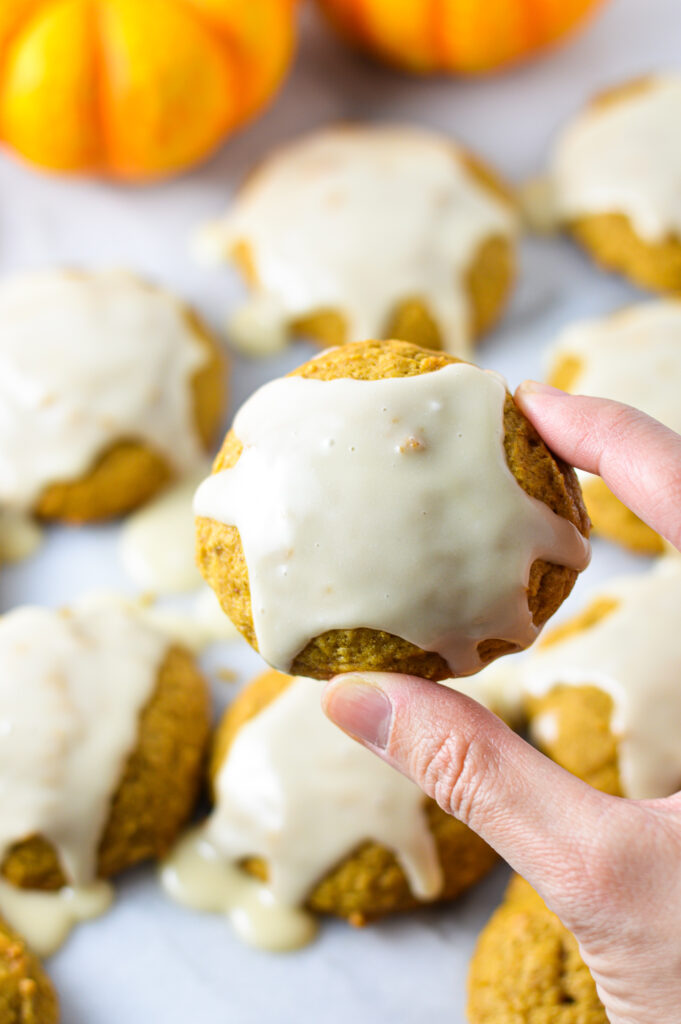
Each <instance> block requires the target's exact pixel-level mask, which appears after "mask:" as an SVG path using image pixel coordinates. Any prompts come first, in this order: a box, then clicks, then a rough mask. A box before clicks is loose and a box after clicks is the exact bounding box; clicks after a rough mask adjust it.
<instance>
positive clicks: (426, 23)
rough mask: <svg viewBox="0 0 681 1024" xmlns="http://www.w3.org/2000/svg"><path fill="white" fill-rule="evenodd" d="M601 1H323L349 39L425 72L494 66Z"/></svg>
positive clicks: (555, 34)
mask: <svg viewBox="0 0 681 1024" xmlns="http://www.w3.org/2000/svg"><path fill="white" fill-rule="evenodd" d="M600 2H601V0H484V3H481V2H480V0H318V3H319V5H320V7H321V8H322V10H323V11H324V12H325V13H326V14H327V15H328V17H329V20H330V21H331V23H332V25H334V26H335V27H336V28H337V29H338V31H339V32H340V34H341V35H342V36H343V37H344V38H345V39H346V40H347V41H349V42H351V43H355V44H356V45H357V46H359V47H360V48H362V49H364V50H367V51H368V52H370V53H372V54H374V55H375V56H377V57H380V58H382V59H383V60H385V61H387V62H388V63H391V64H395V65H397V66H398V67H401V68H405V69H406V70H408V71H415V72H421V73H427V72H436V71H450V72H459V73H474V72H480V71H491V70H493V69H495V68H498V67H501V66H503V65H505V64H510V63H512V62H513V61H517V60H520V59H522V58H523V57H526V56H528V55H529V54H531V53H533V52H534V51H536V50H539V49H541V48H542V47H544V46H547V45H548V44H550V43H553V42H555V41H556V40H558V39H560V38H561V37H562V36H563V35H565V34H566V33H567V32H569V31H570V30H571V29H572V28H573V27H574V26H576V25H577V24H578V22H580V21H581V20H582V19H583V18H584V17H585V16H586V15H587V13H588V12H589V11H591V10H592V9H594V8H595V7H597V6H598V4H599V3H600Z"/></svg>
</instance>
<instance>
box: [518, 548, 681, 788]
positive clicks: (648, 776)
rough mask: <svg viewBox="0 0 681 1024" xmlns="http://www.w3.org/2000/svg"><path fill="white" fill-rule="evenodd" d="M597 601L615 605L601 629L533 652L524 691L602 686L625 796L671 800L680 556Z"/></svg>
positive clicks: (676, 762) (675, 770)
mask: <svg viewBox="0 0 681 1024" xmlns="http://www.w3.org/2000/svg"><path fill="white" fill-rule="evenodd" d="M598 596H607V597H610V598H614V599H615V600H616V601H617V607H616V608H615V609H614V610H613V611H611V612H610V613H609V614H608V615H607V616H605V618H603V619H601V621H600V622H598V623H596V625H594V626H591V627H590V628H589V629H586V630H583V631H581V632H579V633H574V634H572V635H570V636H567V637H565V639H564V640H562V641H560V642H557V643H555V644H551V645H550V646H548V647H545V648H540V649H538V650H535V651H533V652H532V654H531V655H530V656H529V657H528V658H527V659H526V661H525V662H524V664H523V666H522V672H521V678H522V683H523V687H524V689H525V691H526V692H528V693H531V694H533V695H535V696H541V695H544V694H546V693H549V692H550V691H551V690H552V689H553V688H554V687H555V686H557V685H564V686H582V685H591V686H597V687H599V689H601V690H603V691H604V692H605V693H608V694H609V695H610V696H611V697H612V700H613V703H614V711H613V716H612V721H611V729H612V731H613V734H614V735H615V736H617V737H618V754H619V771H620V781H621V784H622V789H623V792H624V794H625V795H626V796H629V797H632V798H633V799H648V798H654V797H663V796H669V795H670V794H671V793H673V792H675V791H676V790H677V789H678V788H679V785H681V738H680V737H681V688H680V687H679V678H680V676H681V634H680V632H679V621H678V620H679V608H680V607H681V559H679V558H664V559H662V560H661V562H660V563H659V565H658V566H657V567H656V568H655V569H654V570H652V571H651V572H649V573H647V574H645V575H641V576H632V577H623V578H621V579H618V580H613V581H611V582H610V583H608V584H607V585H606V586H605V587H604V588H603V590H602V591H600V592H599V595H598Z"/></svg>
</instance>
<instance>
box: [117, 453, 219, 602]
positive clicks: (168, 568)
mask: <svg viewBox="0 0 681 1024" xmlns="http://www.w3.org/2000/svg"><path fill="white" fill-rule="evenodd" d="M206 472H207V467H204V468H203V471H202V472H201V473H200V474H197V473H194V474H192V476H191V477H189V478H187V479H182V480H180V481H179V482H178V483H176V484H175V485H174V486H172V487H171V488H169V489H168V490H166V491H164V492H163V494H161V495H160V496H159V497H158V498H156V499H155V500H153V501H151V502H149V503H148V504H147V505H145V506H144V507H143V508H141V509H140V510H139V511H137V512H134V513H133V514H132V515H131V516H128V518H127V519H126V521H125V523H124V525H123V530H122V532H121V538H120V553H121V558H122V561H123V565H124V567H125V569H126V571H127V572H128V574H129V575H130V576H131V577H132V579H133V580H134V582H135V583H136V584H137V586H138V587H141V588H142V589H143V590H146V591H151V592H152V593H165V594H168V593H170V594H173V593H178V592H181V591H186V590H195V589H197V588H198V587H200V586H201V574H200V573H199V570H198V569H197V567H196V560H195V557H194V532H195V527H194V513H193V511H192V498H193V496H194V491H195V490H196V488H197V486H198V484H199V483H200V481H201V479H202V478H203V477H204V476H205V475H206Z"/></svg>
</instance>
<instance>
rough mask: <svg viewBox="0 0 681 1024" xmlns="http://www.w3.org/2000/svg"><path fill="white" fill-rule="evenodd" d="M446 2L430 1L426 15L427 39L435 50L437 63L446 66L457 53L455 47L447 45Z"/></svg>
mask: <svg viewBox="0 0 681 1024" xmlns="http://www.w3.org/2000/svg"><path fill="white" fill-rule="evenodd" d="M445 7H446V0H430V2H429V4H428V7H427V8H426V10H425V12H424V14H425V17H426V18H427V19H428V25H427V28H426V37H427V39H428V42H429V44H430V45H431V46H432V48H433V53H434V54H435V63H436V64H440V63H443V64H445V63H446V62H447V59H448V57H449V56H450V54H453V53H454V52H455V48H454V46H451V45H449V46H448V45H447V42H448V40H447V34H446V32H445V29H444V23H445V17H446V14H447V11H446V10H445Z"/></svg>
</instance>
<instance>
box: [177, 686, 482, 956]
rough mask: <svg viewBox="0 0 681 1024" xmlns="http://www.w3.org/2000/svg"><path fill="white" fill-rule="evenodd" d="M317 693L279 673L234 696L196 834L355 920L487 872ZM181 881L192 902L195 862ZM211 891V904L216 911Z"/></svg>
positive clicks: (454, 830) (281, 898) (280, 900)
mask: <svg viewBox="0 0 681 1024" xmlns="http://www.w3.org/2000/svg"><path fill="white" fill-rule="evenodd" d="M320 696H321V695H320V690H319V684H318V683H317V682H316V681H315V680H311V679H302V678H295V679H293V678H291V677H290V676H285V675H282V674H281V673H278V672H266V673H265V674H264V675H262V676H260V677H259V678H258V679H256V680H255V681H254V682H253V683H251V685H250V686H248V687H247V688H246V689H245V690H244V691H242V693H241V694H240V695H239V697H238V698H237V699H236V701H235V702H234V704H233V705H232V706H231V707H230V708H229V710H228V711H227V713H226V715H225V717H224V718H223V720H222V722H221V724H220V726H219V728H218V731H217V735H216V741H215V747H214V752H213V758H212V769H211V774H212V783H213V794H214V801H215V807H214V810H213V812H212V814H211V816H210V817H209V818H208V820H207V822H206V823H205V825H204V826H203V828H202V830H201V833H200V836H201V839H200V840H197V838H196V837H195V839H194V841H195V842H196V841H200V842H203V843H206V844H208V845H209V847H210V848H212V854H211V856H212V858H213V860H215V859H217V860H222V861H224V862H226V863H227V864H231V865H233V866H241V867H242V868H244V869H245V871H246V872H248V873H250V874H252V875H253V876H255V878H257V879H260V880H261V882H262V883H264V884H265V885H266V888H267V891H268V892H269V893H270V899H271V900H274V901H275V903H277V904H281V905H283V906H286V907H293V908H307V910H309V911H315V912H317V913H322V914H334V915H336V916H339V917H344V918H347V919H349V920H350V921H351V922H352V923H353V924H363V923H365V922H367V921H370V920H372V919H375V918H378V917H382V916H383V915H385V914H389V913H392V912H395V911H404V910H409V909H411V908H413V907H416V906H418V905H419V904H421V903H424V902H433V901H436V900H452V899H454V898H455V897H456V896H458V895H459V894H460V893H461V892H463V891H464V890H465V889H467V888H468V887H469V886H471V885H472V884H473V883H474V882H476V881H477V880H478V879H480V878H481V877H482V876H483V875H485V874H486V873H487V872H488V871H489V869H490V868H491V867H492V865H493V864H494V863H496V860H497V857H496V854H495V853H494V852H493V851H492V850H491V849H490V848H489V847H488V846H487V845H486V844H485V843H484V842H483V841H482V840H481V839H479V838H478V837H477V836H476V835H475V834H474V833H473V832H471V831H470V830H469V829H467V828H466V827H465V825H462V824H461V823H460V822H459V821H456V820H455V819H454V818H452V817H450V816H449V815H447V814H445V813H444V811H442V810H441V809H440V808H439V807H438V806H437V804H436V803H434V801H432V800H428V799H427V798H425V797H424V796H423V794H422V792H421V791H420V790H419V789H418V788H417V787H416V786H415V785H414V783H412V782H411V781H409V780H408V779H406V778H405V777H404V776H402V775H400V774H399V773H397V772H395V771H394V770H393V769H392V768H390V767H389V766H388V765H385V764H383V763H382V762H381V761H379V760H378V758H376V757H375V756H374V755H373V754H371V753H370V752H369V751H367V750H365V749H363V748H362V747H360V746H359V745H358V744H357V743H355V742H354V740H352V739H350V738H349V737H348V736H346V735H345V733H343V732H341V731H340V730H339V729H337V728H336V727H335V726H334V725H332V724H331V722H329V720H328V719H327V718H326V716H325V715H324V713H323V711H322V710H321V704H320ZM177 863H178V862H177V861H176V864H177ZM185 864H186V860H185ZM204 864H205V861H204ZM179 866H180V873H181V874H182V864H181V863H180V865H179ZM181 881H182V883H183V884H184V887H185V888H184V895H185V901H186V902H190V903H191V902H192V900H191V894H192V891H193V892H194V894H196V893H197V892H199V891H200V889H201V865H200V862H197V863H196V864H195V865H194V873H193V874H192V872H185V873H184V875H183V876H182V879H181ZM219 889H220V887H219V886H218V887H216V890H215V894H216V895H215V899H216V903H215V904H214V906H213V909H214V910H220V909H225V907H224V903H223V902H222V901H223V893H221V892H220V891H219ZM233 898H234V897H233ZM237 898H238V897H237ZM265 902H266V901H265ZM294 937H295V933H294ZM263 938H264V941H265V942H266V941H267V933H266V932H265V933H264V936H263Z"/></svg>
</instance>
